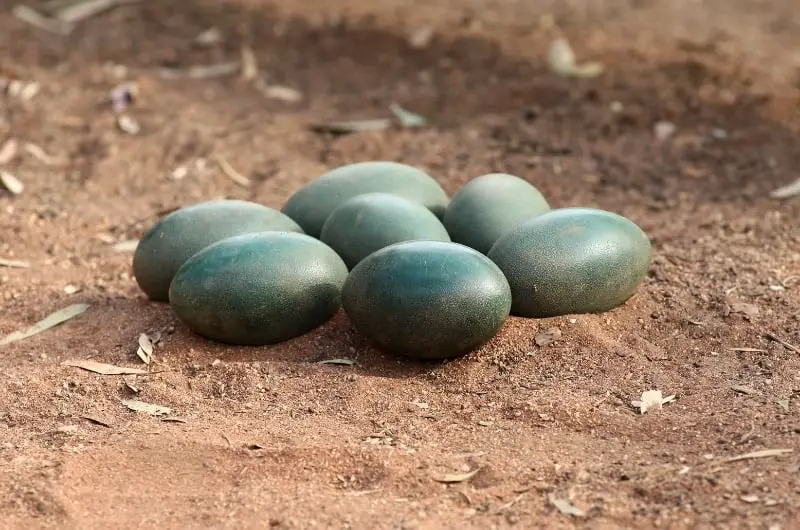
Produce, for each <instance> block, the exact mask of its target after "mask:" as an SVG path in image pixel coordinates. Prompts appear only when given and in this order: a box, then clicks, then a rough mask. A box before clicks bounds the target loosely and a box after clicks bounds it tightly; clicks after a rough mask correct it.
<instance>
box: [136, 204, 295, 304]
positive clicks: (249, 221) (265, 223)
mask: <svg viewBox="0 0 800 530" xmlns="http://www.w3.org/2000/svg"><path fill="white" fill-rule="evenodd" d="M266 230H281V231H289V232H300V233H302V232H303V229H302V228H300V226H298V224H297V223H295V222H294V221H292V220H291V219H290V218H289V217H287V216H285V215H284V214H282V213H281V212H279V211H277V210H274V209H272V208H269V207H267V206H264V205H262V204H256V203H254V202H249V201H239V200H221V201H207V202H201V203H197V204H193V205H191V206H187V207H185V208H181V209H179V210H176V211H174V212H172V213H171V214H169V215H167V216H166V217H164V218H163V219H161V220H159V221H158V222H157V223H156V224H155V225H153V226H152V227H151V228H150V229H149V230H148V231H147V232H146V233H145V234H144V236H142V239H141V241H139V245H138V246H137V247H136V252H135V253H134V255H133V274H134V276H135V277H136V282H137V283H138V284H139V287H140V288H141V289H142V291H144V292H145V294H146V295H147V296H148V297H149V298H150V299H152V300H156V301H159V302H166V301H167V300H168V299H169V284H170V282H171V281H172V277H173V276H174V275H175V273H176V272H177V270H178V269H179V268H180V266H181V265H183V264H184V262H186V260H187V259H189V258H191V257H192V256H193V255H194V254H196V253H197V252H199V251H201V250H203V249H204V248H205V247H207V246H208V245H210V244H212V243H216V242H217V241H220V240H222V239H225V238H228V237H231V236H236V235H239V234H246V233H249V232H262V231H266Z"/></svg>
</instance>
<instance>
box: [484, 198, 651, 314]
mask: <svg viewBox="0 0 800 530" xmlns="http://www.w3.org/2000/svg"><path fill="white" fill-rule="evenodd" d="M488 256H489V259H491V260H492V261H494V262H495V263H496V264H497V266H498V267H500V269H501V270H502V271H503V273H504V274H505V276H506V278H507V279H508V283H509V284H510V285H511V293H512V298H513V304H512V307H511V313H512V314H514V315H517V316H522V317H552V316H558V315H567V314H579V313H602V312H605V311H609V310H611V309H613V308H615V307H617V306H619V305H621V304H622V303H624V302H625V301H626V300H627V299H628V298H630V297H631V296H632V295H633V294H634V293H635V292H636V289H637V287H638V286H639V284H640V282H641V281H642V280H643V279H644V277H645V275H646V274H647V270H648V268H649V265H650V257H651V245H650V240H649V239H648V238H647V235H646V234H645V233H644V232H643V231H642V229H641V228H639V227H638V226H637V225H636V224H634V223H633V222H632V221H630V220H629V219H627V218H625V217H622V216H620V215H617V214H615V213H611V212H607V211H604V210H598V209H594V208H562V209H556V210H552V211H550V212H548V213H546V214H543V215H540V216H539V217H536V218H534V219H531V220H530V221H526V222H524V223H523V224H521V225H520V226H518V227H517V228H515V229H514V230H512V231H511V232H509V233H507V234H506V235H504V236H503V237H501V238H500V239H498V240H497V242H496V243H495V244H494V246H493V247H492V249H491V250H490V251H489V254H488Z"/></svg>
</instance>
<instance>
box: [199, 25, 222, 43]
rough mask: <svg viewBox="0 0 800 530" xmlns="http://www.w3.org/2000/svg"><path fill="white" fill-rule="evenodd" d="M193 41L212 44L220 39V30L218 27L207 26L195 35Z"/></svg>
mask: <svg viewBox="0 0 800 530" xmlns="http://www.w3.org/2000/svg"><path fill="white" fill-rule="evenodd" d="M194 41H195V42H196V43H197V44H199V45H201V46H212V45H214V44H217V43H219V42H221V41H222V32H221V31H220V30H219V28H208V29H207V30H205V31H204V32H202V33H200V34H199V35H198V36H197V37H195V38H194Z"/></svg>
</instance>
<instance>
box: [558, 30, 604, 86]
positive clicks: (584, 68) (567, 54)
mask: <svg viewBox="0 0 800 530" xmlns="http://www.w3.org/2000/svg"><path fill="white" fill-rule="evenodd" d="M547 63H548V64H549V66H550V69H551V70H552V71H553V72H555V73H556V74H559V75H563V76H566V77H597V76H598V75H600V74H601V73H603V65H602V64H600V63H596V62H591V63H585V64H577V62H576V58H575V52H573V51H572V46H570V44H569V41H568V40H567V39H564V38H558V39H555V40H554V41H553V42H551V43H550V47H549V48H548V50H547Z"/></svg>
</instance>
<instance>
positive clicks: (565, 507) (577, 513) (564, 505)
mask: <svg viewBox="0 0 800 530" xmlns="http://www.w3.org/2000/svg"><path fill="white" fill-rule="evenodd" d="M550 504H552V505H553V506H555V507H556V510H558V511H559V512H561V513H563V514H564V515H572V516H574V517H584V516H585V515H586V513H585V512H584V511H583V510H581V509H580V508H576V507H575V506H573V504H572V503H571V502H569V501H568V500H566V499H555V498H553V497H550Z"/></svg>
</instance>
